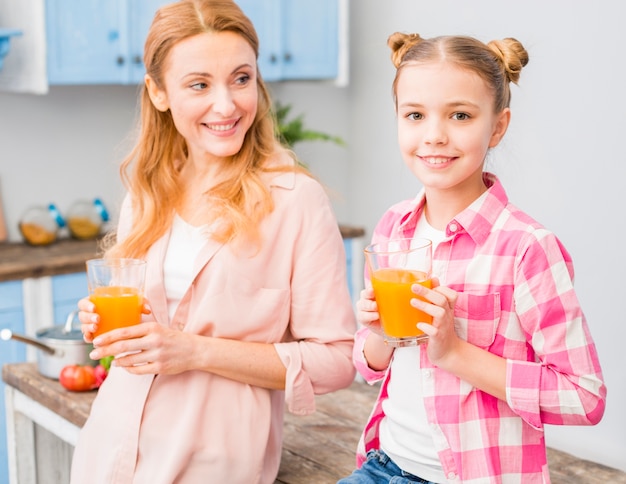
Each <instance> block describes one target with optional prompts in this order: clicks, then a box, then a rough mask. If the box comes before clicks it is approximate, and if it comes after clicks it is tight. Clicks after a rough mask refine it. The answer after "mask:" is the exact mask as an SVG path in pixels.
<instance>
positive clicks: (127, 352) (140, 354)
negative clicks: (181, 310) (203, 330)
mask: <svg viewBox="0 0 626 484" xmlns="http://www.w3.org/2000/svg"><path fill="white" fill-rule="evenodd" d="M197 338H199V336H197V335H192V334H189V333H184V332H182V331H180V330H178V329H173V328H169V327H166V326H164V325H162V324H159V323H157V322H156V321H149V322H143V323H140V324H136V325H134V326H128V327H126V328H119V329H115V330H112V331H108V332H107V333H104V334H101V335H100V336H98V337H97V338H95V339H94V340H93V344H94V350H93V351H92V352H91V354H90V355H89V356H90V357H91V359H94V360H97V359H100V358H103V357H105V356H115V359H114V360H113V363H112V364H113V366H118V367H121V368H124V369H126V370H127V371H128V372H129V373H133V374H136V375H146V374H167V375H175V374H178V373H181V372H183V371H186V370H189V369H190V368H191V367H192V363H191V362H193V360H194V349H195V347H196V346H195V340H196V339H197Z"/></svg>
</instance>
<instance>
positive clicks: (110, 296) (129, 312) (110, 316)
mask: <svg viewBox="0 0 626 484" xmlns="http://www.w3.org/2000/svg"><path fill="white" fill-rule="evenodd" d="M89 299H90V300H91V302H93V303H94V304H95V306H96V313H98V315H99V316H100V322H99V323H98V330H97V331H96V332H95V334H94V335H95V336H98V335H100V334H102V333H106V332H107V331H111V330H112V329H117V328H123V327H126V326H132V325H133V324H138V323H140V322H141V305H142V302H143V298H142V297H141V295H140V294H139V290H138V289H137V288H135V287H124V286H105V287H96V288H95V289H94V291H93V294H91V295H90V296H89Z"/></svg>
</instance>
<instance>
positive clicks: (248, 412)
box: [71, 173, 356, 484]
mask: <svg viewBox="0 0 626 484" xmlns="http://www.w3.org/2000/svg"><path fill="white" fill-rule="evenodd" d="M269 183H270V185H271V190H272V194H273V197H274V202H275V209H274V211H273V212H272V213H271V214H270V215H269V216H268V217H267V218H266V219H265V220H264V221H263V223H262V235H263V246H262V247H261V249H260V250H259V251H258V252H255V251H253V250H248V251H246V253H245V254H244V256H242V255H241V254H235V253H234V252H233V250H232V247H231V246H229V245H228V244H227V245H223V244H219V243H216V242H214V241H210V240H209V241H207V243H206V245H205V247H204V248H203V249H202V251H201V253H200V255H199V257H198V258H197V261H196V266H195V271H196V275H195V278H194V280H193V283H192V284H191V285H190V286H189V287H188V288H187V291H186V294H185V295H184V297H183V299H182V301H181V303H180V305H179V307H178V309H177V311H176V313H175V315H174V317H173V320H169V317H168V311H167V301H166V294H165V290H164V287H163V280H162V276H161V274H162V272H163V258H164V255H165V252H166V249H167V246H168V240H169V233H168V234H166V235H165V236H164V237H163V238H162V239H160V240H159V241H157V242H156V243H155V244H154V246H153V247H152V248H151V249H150V251H149V254H148V256H147V260H148V271H147V272H148V275H147V278H146V279H147V288H146V296H147V298H148V300H149V301H150V304H151V307H152V311H153V317H154V318H155V319H156V320H157V321H159V322H160V323H161V324H165V325H170V326H172V327H178V328H180V329H181V330H182V331H185V332H190V333H195V334H202V335H207V336H219V337H223V338H231V339H239V340H245V341H255V342H266V343H273V344H274V346H275V348H276V351H277V352H278V354H279V356H280V358H281V360H282V361H283V363H284V365H285V367H286V368H287V382H286V390H285V391H284V392H283V391H272V390H267V389H264V388H259V387H254V386H250V385H244V384H241V383H238V382H235V381H232V380H228V379H226V378H223V377H220V376H216V375H213V374H210V373H207V372H203V371H188V372H185V373H183V374H179V375H174V376H168V375H157V376H134V375H130V374H128V373H127V372H125V371H124V370H120V369H113V371H112V372H111V373H110V374H109V377H108V378H107V380H106V382H105V384H104V385H103V386H102V387H101V388H100V390H99V391H98V396H97V398H96V400H95V402H94V405H93V407H92V411H91V415H90V417H89V419H88V421H87V423H86V425H85V426H84V428H83V429H82V431H81V434H80V438H79V442H78V445H77V447H76V450H75V454H74V460H73V465H72V481H71V482H72V483H74V484H83V483H85V482H90V483H92V484H110V483H112V482H115V483H116V484H126V483H127V484H131V483H135V484H143V483H151V484H155V483H163V484H172V483H191V484H193V483H204V482H229V483H233V484H237V483H273V482H274V479H275V477H276V474H277V472H278V468H279V464H280V455H281V445H282V425H283V411H284V408H285V407H286V408H287V409H288V410H289V411H290V412H292V413H295V414H301V415H306V414H309V413H311V412H313V411H314V410H315V400H314V395H315V394H322V393H327V392H331V391H333V390H337V389H340V388H343V387H346V386H348V385H349V384H350V383H351V382H352V381H353V379H354V373H355V371H354V368H353V365H352V361H351V355H352V353H351V352H352V346H353V336H354V332H355V328H356V322H355V316H354V311H353V308H352V304H351V300H350V297H349V294H348V288H347V282H346V263H345V254H344V249H343V243H342V239H341V235H340V233H339V228H338V225H337V221H336V219H335V216H334V213H333V210H332V207H331V204H330V202H329V199H328V197H327V195H326V193H325V192H324V190H323V188H322V187H321V185H320V184H319V183H318V182H316V181H315V180H313V179H311V178H309V177H306V176H304V175H301V174H298V175H295V174H293V173H289V174H281V175H278V176H275V177H274V178H273V179H272V180H271V181H270V182H269ZM130 221H131V209H130V207H129V205H128V203H125V205H124V207H123V209H122V213H121V215H120V225H119V227H120V232H121V233H122V234H123V233H124V231H125V230H126V229H125V227H128V224H129V223H130Z"/></svg>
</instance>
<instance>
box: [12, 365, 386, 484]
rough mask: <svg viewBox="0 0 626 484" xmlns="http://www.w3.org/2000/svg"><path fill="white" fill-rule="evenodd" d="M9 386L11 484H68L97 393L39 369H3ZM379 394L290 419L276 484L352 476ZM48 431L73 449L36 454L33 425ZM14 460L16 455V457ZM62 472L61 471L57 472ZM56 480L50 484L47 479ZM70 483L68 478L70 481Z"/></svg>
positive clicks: (355, 394)
mask: <svg viewBox="0 0 626 484" xmlns="http://www.w3.org/2000/svg"><path fill="white" fill-rule="evenodd" d="M2 379H3V380H4V382H5V383H6V384H7V385H6V392H7V395H6V398H7V417H8V419H9V422H13V424H12V425H11V428H10V429H8V430H9V432H8V434H9V436H11V435H12V436H13V438H14V439H15V442H14V443H11V442H9V454H10V455H9V475H10V476H11V484H23V483H24V484H26V483H28V484H34V483H38V484H41V483H43V482H50V483H52V482H56V483H57V484H58V483H61V482H67V481H66V480H64V478H59V476H67V475H68V472H69V465H70V458H71V449H72V448H73V447H72V446H73V445H75V443H76V438H77V434H78V431H79V429H80V427H81V426H82V425H83V424H84V423H85V420H86V419H87V416H88V414H89V410H90V408H91V404H92V402H93V399H94V398H95V396H96V391H95V390H94V391H91V392H84V393H76V392H69V391H67V390H65V389H64V388H63V387H62V386H61V385H60V384H59V382H58V381H56V380H51V379H49V378H46V377H43V376H41V375H40V374H39V372H38V371H37V366H36V365H35V364H34V363H15V364H8V365H4V367H3V368H2ZM376 393H377V388H376V387H371V386H369V385H367V384H365V383H358V382H355V383H353V384H352V386H350V387H349V388H347V389H345V390H340V391H337V392H334V393H332V394H328V395H320V396H317V397H316V406H317V411H316V412H315V413H314V414H313V415H309V416H306V417H301V416H295V415H291V414H289V413H286V414H285V433H284V438H285V442H284V446H283V453H282V462H281V467H280V472H279V474H278V478H277V480H276V483H283V484H287V483H289V484H326V483H328V484H331V483H333V484H334V483H336V482H337V480H338V479H339V478H341V477H343V476H346V475H348V474H350V472H352V469H353V468H354V464H355V449H356V445H357V442H358V439H359V435H360V432H361V430H362V428H363V426H364V424H365V421H366V419H367V416H368V415H369V412H370V410H371V408H372V406H373V404H374V399H375V398H376ZM32 422H34V423H36V424H38V425H39V426H41V427H43V428H45V429H47V431H48V432H50V433H52V434H54V435H55V436H56V437H57V438H58V439H60V440H61V441H63V442H65V443H66V444H67V445H68V446H70V448H69V449H68V450H66V451H65V452H64V455H61V456H59V455H58V454H57V455H55V456H54V457H47V456H43V460H44V462H46V465H47V466H49V467H50V466H57V468H56V469H50V468H44V465H43V464H42V462H41V460H42V456H41V455H39V454H41V453H42V452H46V451H48V450H49V449H50V448H53V447H54V448H58V447H59V445H58V444H56V443H55V444H50V443H49V444H48V445H47V446H46V448H45V449H44V450H40V449H38V450H37V451H36V452H33V451H32V449H33V445H35V447H36V442H33V441H34V440H37V439H33V436H32V435H33V429H32V427H33V424H32ZM11 454H12V455H11ZM58 466H61V468H58ZM53 475H54V476H56V477H55V478H54V480H53V479H51V480H45V479H47V476H53ZM65 478H66V477H65Z"/></svg>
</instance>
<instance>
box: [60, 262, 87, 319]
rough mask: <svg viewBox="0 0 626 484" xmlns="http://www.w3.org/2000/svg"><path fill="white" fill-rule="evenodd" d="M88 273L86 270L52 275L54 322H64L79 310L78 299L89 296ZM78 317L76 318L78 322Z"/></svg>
mask: <svg viewBox="0 0 626 484" xmlns="http://www.w3.org/2000/svg"><path fill="white" fill-rule="evenodd" d="M87 291H88V290H87V275H86V273H84V272H77V273H75V274H63V275H60V276H54V277H52V305H53V308H54V323H55V324H62V323H64V322H65V321H66V320H67V316H68V315H69V314H70V313H71V312H72V311H76V310H77V304H78V301H79V300H80V299H82V298H84V297H85V296H87V294H88V292H87ZM77 321H78V319H75V322H76V324H78V323H77Z"/></svg>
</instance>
